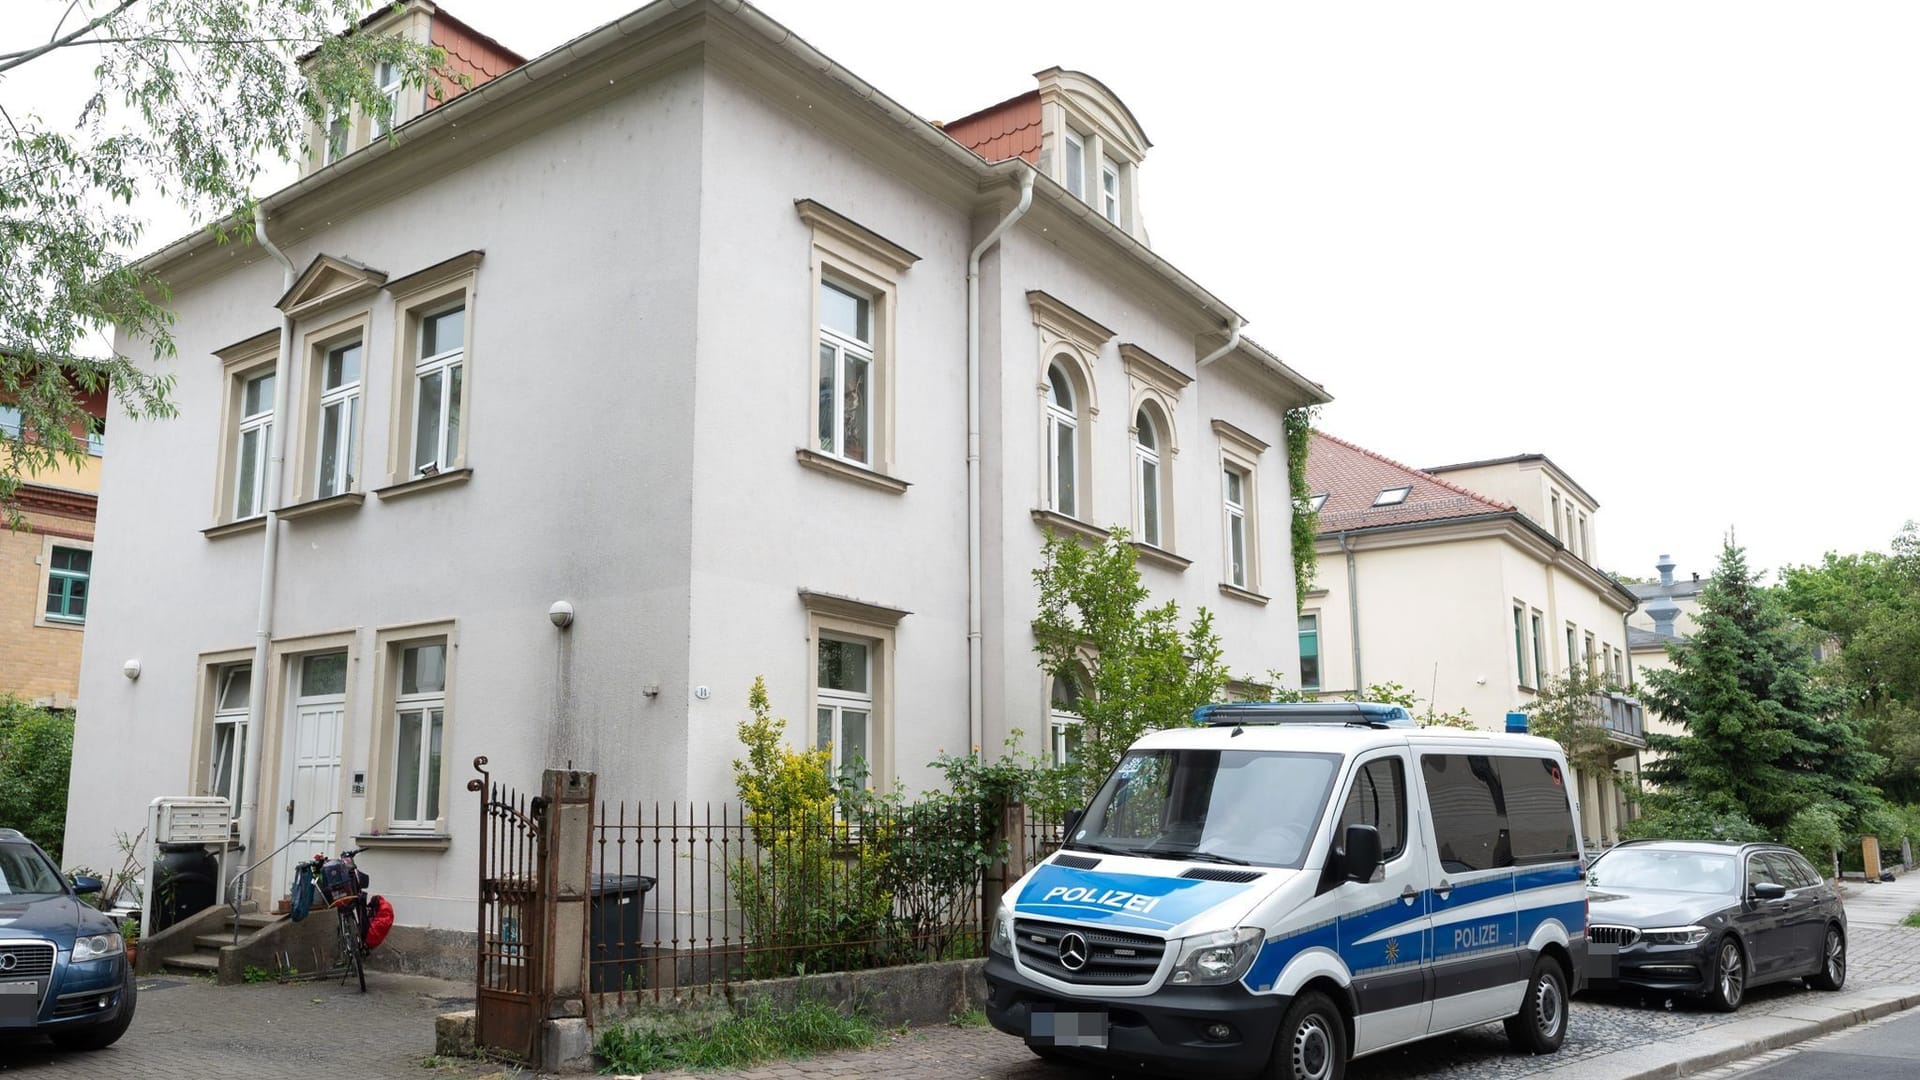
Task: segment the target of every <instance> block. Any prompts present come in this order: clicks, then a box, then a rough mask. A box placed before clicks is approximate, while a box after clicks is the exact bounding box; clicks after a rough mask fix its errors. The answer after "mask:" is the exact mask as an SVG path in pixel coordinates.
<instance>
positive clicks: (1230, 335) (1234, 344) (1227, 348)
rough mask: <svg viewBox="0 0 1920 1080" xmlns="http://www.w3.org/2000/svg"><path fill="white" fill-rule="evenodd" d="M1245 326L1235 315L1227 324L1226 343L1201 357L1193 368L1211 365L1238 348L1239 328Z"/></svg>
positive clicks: (1244, 322)
mask: <svg viewBox="0 0 1920 1080" xmlns="http://www.w3.org/2000/svg"><path fill="white" fill-rule="evenodd" d="M1245 325H1247V324H1246V321H1245V320H1243V319H1241V318H1240V316H1238V315H1235V316H1234V317H1233V322H1231V323H1229V324H1228V326H1227V343H1226V344H1225V345H1222V346H1220V347H1219V348H1217V349H1215V350H1213V351H1212V352H1210V353H1208V354H1207V355H1205V356H1203V357H1201V358H1200V362H1199V363H1198V364H1196V365H1194V366H1195V367H1206V366H1207V365H1208V364H1211V363H1213V362H1214V361H1215V360H1218V359H1220V358H1221V357H1223V356H1225V355H1227V354H1228V353H1230V352H1232V351H1233V350H1235V349H1237V348H1239V347H1240V328H1241V327H1243V326H1245Z"/></svg>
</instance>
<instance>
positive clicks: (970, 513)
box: [967, 166, 1039, 752]
mask: <svg viewBox="0 0 1920 1080" xmlns="http://www.w3.org/2000/svg"><path fill="white" fill-rule="evenodd" d="M1037 175H1039V174H1038V173H1036V172H1035V171H1034V170H1033V168H1032V167H1031V166H1029V167H1028V168H1027V170H1026V171H1025V172H1023V173H1021V174H1020V202H1019V203H1018V204H1017V205H1015V206H1014V208H1013V209H1012V210H1011V211H1009V212H1008V213H1007V216H1006V217H1004V218H1002V219H1000V224H998V225H995V226H994V227H993V231H992V232H990V233H988V234H987V236H986V239H984V240H982V241H980V243H979V244H978V245H977V246H975V247H974V249H973V253H972V254H971V255H969V256H967V741H968V742H969V743H970V744H971V745H972V746H973V748H974V749H975V751H976V752H977V751H978V750H979V749H980V743H981V732H982V730H983V726H982V725H983V720H984V713H985V701H984V700H983V699H984V697H985V695H986V657H985V656H984V655H983V653H982V651H981V633H980V632H981V623H982V622H983V618H984V617H983V615H982V613H981V609H982V606H983V604H984V598H983V597H982V596H981V595H980V562H981V554H980V543H981V541H980V259H981V257H982V256H984V255H985V254H986V253H987V251H988V249H989V248H992V247H993V246H994V245H995V244H998V243H999V242H1000V238H1001V237H1002V236H1005V235H1006V233H1007V230H1008V229H1011V228H1013V224H1014V222H1016V221H1019V220H1020V219H1021V218H1022V217H1024V216H1026V213H1027V210H1028V208H1030V207H1031V206H1032V205H1033V178H1034V177H1035V176H1037Z"/></svg>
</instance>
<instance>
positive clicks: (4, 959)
mask: <svg viewBox="0 0 1920 1080" xmlns="http://www.w3.org/2000/svg"><path fill="white" fill-rule="evenodd" d="M1082 962H1083V963H1084V961H1082ZM19 963H20V958H19V957H17V956H15V955H14V954H12V953H10V952H9V953H0V971H12V970H13V969H14V966H15V965H17V964H19Z"/></svg>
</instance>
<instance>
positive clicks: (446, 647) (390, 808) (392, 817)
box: [387, 638, 453, 833]
mask: <svg viewBox="0 0 1920 1080" xmlns="http://www.w3.org/2000/svg"><path fill="white" fill-rule="evenodd" d="M435 646H438V647H439V648H440V649H441V650H442V652H441V662H440V689H438V690H432V691H416V692H414V693H407V692H406V690H405V684H404V683H403V682H402V681H401V680H402V679H404V678H405V673H406V654H407V652H409V651H410V650H414V649H425V648H433V647H435ZM392 652H393V680H394V693H393V702H392V710H393V711H392V716H393V730H392V732H391V733H390V735H389V738H388V752H389V754H390V755H391V758H392V772H391V773H390V775H391V776H392V778H393V784H392V791H391V793H390V794H391V797H390V798H389V800H388V804H387V813H388V824H389V825H390V826H391V827H392V829H393V830H394V831H395V832H415V833H418V832H433V831H435V830H437V829H438V828H439V823H440V822H441V821H442V820H444V819H445V817H446V809H447V808H446V806H445V804H444V802H443V801H442V796H441V789H442V788H443V787H444V786H445V783H446V759H447V755H446V745H447V744H446V733H447V718H448V715H449V713H448V711H447V684H448V682H449V681H450V679H451V677H452V658H453V647H452V646H451V645H450V644H448V642H447V640H446V639H445V638H440V639H416V640H413V641H405V642H398V643H396V644H394V645H393V646H392ZM436 710H438V712H439V713H440V725H439V729H440V738H439V740H438V742H439V750H438V752H436V751H435V750H434V743H435V739H434V738H433V714H434V712H435V711H436ZM413 712H417V713H419V714H420V748H419V755H420V756H419V758H418V760H417V761H414V762H411V763H409V762H406V761H402V760H401V758H400V741H401V733H402V731H403V730H404V724H403V721H402V720H401V717H402V716H403V715H404V714H406V713H413ZM435 757H438V758H439V759H440V769H439V774H440V775H439V777H438V778H437V779H436V778H435V776H434V769H433V760H434V758H435ZM402 770H408V771H411V772H413V773H414V774H415V777H416V785H415V788H414V799H415V801H414V804H413V807H412V809H413V811H414V814H413V816H411V817H402V816H401V815H400V807H399V806H398V805H397V801H398V799H399V795H400V777H401V776H402V775H403V773H402ZM429 804H431V805H429ZM422 809H432V810H433V813H432V814H431V815H425V814H422V813H420V811H421V810H422Z"/></svg>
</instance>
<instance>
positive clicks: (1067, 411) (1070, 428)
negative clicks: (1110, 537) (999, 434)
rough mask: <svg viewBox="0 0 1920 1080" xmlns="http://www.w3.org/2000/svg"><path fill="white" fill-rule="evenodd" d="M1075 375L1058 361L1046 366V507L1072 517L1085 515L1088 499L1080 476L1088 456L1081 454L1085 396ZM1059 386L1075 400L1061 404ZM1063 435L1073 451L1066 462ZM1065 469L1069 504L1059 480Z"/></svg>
mask: <svg viewBox="0 0 1920 1080" xmlns="http://www.w3.org/2000/svg"><path fill="white" fill-rule="evenodd" d="M1073 375H1074V372H1073V368H1072V367H1071V366H1070V365H1067V364H1064V363H1061V362H1059V361H1058V360H1056V361H1055V362H1053V363H1051V364H1048V365H1047V397H1046V418H1047V422H1046V440H1047V441H1046V444H1045V453H1046V459H1047V509H1049V510H1052V511H1053V512H1054V513H1056V514H1064V515H1066V516H1067V517H1070V518H1080V517H1083V516H1084V515H1083V514H1082V512H1081V508H1082V505H1083V504H1084V503H1085V502H1086V499H1085V498H1084V497H1083V492H1084V491H1085V490H1086V489H1085V487H1084V485H1083V484H1082V483H1081V476H1082V472H1083V471H1084V470H1083V469H1082V467H1081V466H1082V462H1081V458H1083V457H1085V456H1086V455H1085V454H1083V453H1081V450H1080V440H1081V428H1080V410H1081V399H1082V397H1084V395H1082V394H1081V393H1080V387H1079V386H1078V385H1077V380H1076V379H1074V377H1073ZM1056 380H1057V381H1056ZM1056 386H1064V387H1065V388H1066V391H1067V393H1068V395H1069V396H1070V397H1071V398H1072V400H1071V401H1069V402H1067V403H1066V404H1065V405H1062V404H1060V401H1059V397H1058V394H1057V392H1056V389H1055V387H1056ZM1063 437H1064V439H1065V444H1066V446H1068V447H1069V448H1070V449H1071V451H1072V460H1070V461H1067V462H1064V463H1063V462H1062V461H1061V460H1060V457H1061V455H1060V446H1061V441H1062V439H1063ZM1063 471H1064V472H1065V473H1066V474H1067V476H1066V479H1067V481H1068V483H1069V484H1070V485H1071V490H1070V493H1069V494H1070V495H1071V497H1072V502H1071V503H1068V502H1067V501H1066V500H1065V499H1063V498H1062V497H1061V489H1060V481H1061V474H1062V472H1063Z"/></svg>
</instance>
